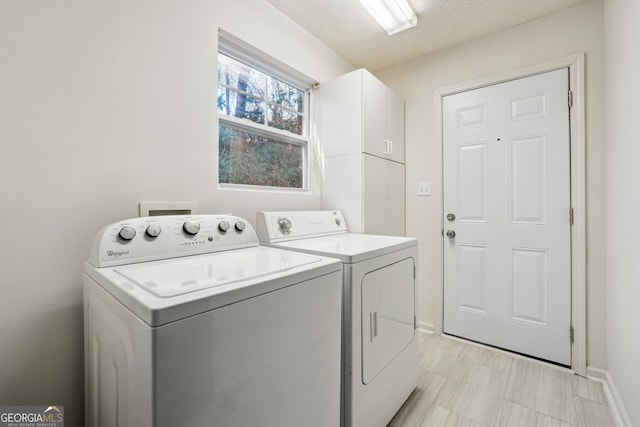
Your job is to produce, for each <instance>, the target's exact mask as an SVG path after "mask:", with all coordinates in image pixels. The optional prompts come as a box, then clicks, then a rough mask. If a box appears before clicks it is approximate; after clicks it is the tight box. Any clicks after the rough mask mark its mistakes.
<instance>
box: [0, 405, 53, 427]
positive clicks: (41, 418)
mask: <svg viewBox="0 0 640 427" xmlns="http://www.w3.org/2000/svg"><path fill="white" fill-rule="evenodd" d="M0 427H64V406H60V405H58V406H0Z"/></svg>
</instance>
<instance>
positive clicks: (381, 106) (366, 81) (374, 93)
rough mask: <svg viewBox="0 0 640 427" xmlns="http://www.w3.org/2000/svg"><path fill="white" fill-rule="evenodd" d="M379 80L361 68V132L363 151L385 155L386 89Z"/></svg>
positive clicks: (384, 156)
mask: <svg viewBox="0 0 640 427" xmlns="http://www.w3.org/2000/svg"><path fill="white" fill-rule="evenodd" d="M388 90H389V88H388V87H386V86H385V85H384V84H383V83H382V82H381V81H380V80H378V79H377V78H375V77H374V76H373V75H371V74H370V73H369V72H368V71H365V70H362V133H363V138H364V140H363V147H362V149H363V151H364V152H365V153H369V154H373V155H374V156H378V157H383V158H386V157H387V143H386V139H387V138H386V122H387V118H386V116H387V107H386V105H387V91H388Z"/></svg>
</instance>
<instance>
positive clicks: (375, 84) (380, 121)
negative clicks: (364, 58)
mask: <svg viewBox="0 0 640 427" xmlns="http://www.w3.org/2000/svg"><path fill="white" fill-rule="evenodd" d="M321 93H322V135H321V142H322V147H321V149H322V151H323V153H324V155H325V156H336V155H342V154H350V153H356V152H364V153H368V154H371V155H374V156H377V157H380V158H383V159H388V160H393V161H395V162H398V163H403V164H404V161H405V160H404V100H403V99H402V98H400V97H399V96H398V95H397V94H396V93H395V92H393V91H392V90H391V89H390V88H389V87H387V86H385V84H384V83H382V82H381V81H380V80H378V79H377V78H376V77H374V76H373V75H372V74H371V73H369V72H368V71H367V70H365V69H359V70H356V71H352V72H351V73H348V74H345V75H342V76H340V77H337V78H335V79H333V80H331V81H329V82H326V83H324V84H323V85H322V91H321Z"/></svg>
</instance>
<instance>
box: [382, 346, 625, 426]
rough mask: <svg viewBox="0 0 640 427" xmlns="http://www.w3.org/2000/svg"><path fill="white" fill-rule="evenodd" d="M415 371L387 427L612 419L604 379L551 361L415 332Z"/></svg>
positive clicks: (595, 423)
mask: <svg viewBox="0 0 640 427" xmlns="http://www.w3.org/2000/svg"><path fill="white" fill-rule="evenodd" d="M419 372H420V377H419V379H418V386H417V388H416V389H415V390H414V392H413V394H412V395H411V396H410V397H409V399H408V400H407V401H406V402H405V404H404V406H403V407H402V408H401V409H400V411H398V413H397V414H396V416H395V417H394V418H393V419H392V420H391V422H390V423H389V426H388V427H432V426H433V427H457V426H460V427H483V426H484V427H493V426H497V427H512V426H522V427H527V426H533V427H570V426H577V427H607V426H612V427H613V426H615V423H614V421H613V418H612V416H611V414H610V411H609V407H608V406H607V399H606V397H605V394H604V391H603V389H602V384H600V383H598V382H596V381H591V380H587V379H585V378H582V377H579V376H577V375H574V374H573V373H571V372H569V371H568V370H567V369H563V368H560V367H556V366H554V365H549V364H545V363H541V362H538V361H535V360H529V359H526V358H523V357H520V356H515V355H510V354H508V353H504V352H501V351H496V350H491V349H489V348H486V347H482V346H478V345H475V344H471V343H466V342H463V341H460V340H456V339H453V338H448V337H441V336H438V335H430V334H421V342H420V368H419Z"/></svg>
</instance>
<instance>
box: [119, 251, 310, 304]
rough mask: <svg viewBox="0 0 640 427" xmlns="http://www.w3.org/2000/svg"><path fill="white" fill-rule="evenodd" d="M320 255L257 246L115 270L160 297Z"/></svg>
mask: <svg viewBox="0 0 640 427" xmlns="http://www.w3.org/2000/svg"><path fill="white" fill-rule="evenodd" d="M318 261H320V259H319V258H315V257H310V256H308V255H304V254H299V253H295V252H288V251H274V250H268V249H266V248H260V247H254V248H247V249H243V250H235V251H227V252H219V253H216V254H211V255H200V256H191V257H184V258H175V259H170V260H163V261H153V262H146V263H141V264H129V265H123V266H119V267H115V268H114V271H115V272H116V273H118V274H120V275H121V276H124V277H125V278H126V279H128V280H129V281H131V282H133V283H134V284H136V285H138V286H140V287H142V288H144V289H145V290H146V291H148V292H150V293H152V294H153V295H155V296H157V297H160V298H168V297H175V296H178V295H183V294H187V293H189V292H195V291H200V290H203V289H208V288H213V287H216V286H221V285H226V284H229V283H234V282H239V281H242V280H249V279H253V278H257V277H260V276H264V275H267V274H274V273H280V272H283V271H286V270H290V269H292V268H295V267H300V266H303V265H307V264H312V263H315V262H318Z"/></svg>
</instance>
